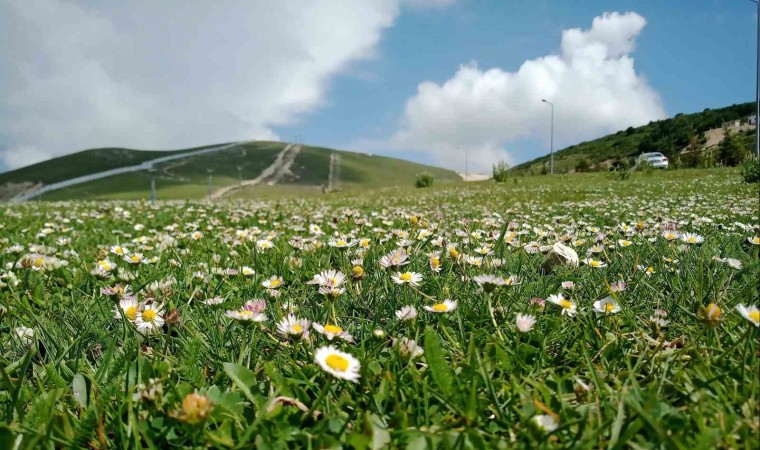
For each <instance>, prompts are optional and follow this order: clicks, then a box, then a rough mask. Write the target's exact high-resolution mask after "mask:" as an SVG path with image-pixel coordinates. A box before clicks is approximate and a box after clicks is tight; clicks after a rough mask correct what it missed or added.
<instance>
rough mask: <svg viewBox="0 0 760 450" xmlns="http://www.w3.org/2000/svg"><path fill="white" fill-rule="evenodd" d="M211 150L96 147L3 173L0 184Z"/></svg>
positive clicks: (52, 178)
mask: <svg viewBox="0 0 760 450" xmlns="http://www.w3.org/2000/svg"><path fill="white" fill-rule="evenodd" d="M217 145H218V144H217ZM209 147H213V146H211V145H208V146H204V147H196V148H188V149H183V150H173V151H152V150H132V149H129V148H94V149H90V150H84V151H81V152H78V153H73V154H71V155H66V156H61V157H59V158H54V159H50V160H48V161H43V162H40V163H37V164H32V165H31V166H26V167H21V168H19V169H16V170H11V171H10V172H5V173H0V185H2V184H5V183H23V182H32V183H43V184H50V183H56V182H58V181H63V180H68V179H70V178H76V177H79V176H82V175H87V174H90V173H95V172H102V171H105V170H110V169H115V168H118V167H125V166H133V165H137V164H141V163H143V162H145V161H149V160H151V159H156V158H160V157H162V156H168V155H173V154H177V153H184V152H191V151H195V150H201V149H204V148H209Z"/></svg>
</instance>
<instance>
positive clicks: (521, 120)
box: [389, 12, 665, 170]
mask: <svg viewBox="0 0 760 450" xmlns="http://www.w3.org/2000/svg"><path fill="white" fill-rule="evenodd" d="M645 24H646V20H645V19H644V18H643V17H641V16H640V15H638V14H636V13H634V12H629V13H625V14H619V13H605V14H604V15H602V16H600V17H597V18H595V19H594V21H593V23H592V26H591V29H589V30H581V29H569V30H565V31H564V32H563V33H562V44H561V52H560V54H558V55H548V56H544V57H541V58H537V59H533V60H529V61H525V62H524V63H523V64H522V65H521V66H520V68H519V69H518V70H517V72H507V71H504V70H502V69H500V68H493V69H489V70H482V69H480V68H479V67H478V65H477V64H476V63H475V62H471V63H469V64H466V65H463V66H461V67H460V68H459V70H458V71H457V72H456V74H454V76H453V77H451V78H450V79H449V80H447V81H446V82H444V83H442V84H437V83H434V82H430V81H426V82H423V83H420V85H419V86H418V88H417V94H416V95H415V96H414V97H411V98H409V99H408V100H407V102H406V105H405V109H404V115H403V118H402V120H401V125H400V128H399V130H398V131H397V132H396V133H395V134H394V135H393V137H392V138H391V139H390V142H389V145H391V146H392V147H395V148H397V149H408V150H421V151H426V152H429V153H432V154H434V155H435V157H436V158H437V160H438V162H439V163H441V164H443V165H446V166H448V167H456V168H460V166H461V164H462V163H461V161H462V159H463V158H462V156H461V152H460V150H458V148H457V147H458V146H462V147H464V148H466V149H468V150H469V156H470V167H471V168H472V169H474V170H487V169H488V168H489V167H490V164H491V163H493V162H495V161H498V160H500V159H505V160H507V161H510V162H519V161H520V160H524V159H526V157H525V156H526V155H517V154H512V153H509V151H508V148H507V147H506V146H508V145H509V144H510V143H514V142H515V141H517V140H522V141H525V140H531V139H533V140H535V139H544V138H545V137H547V139H546V140H547V141H548V132H549V130H548V128H549V120H550V119H549V117H550V116H549V114H550V109H549V105H547V104H544V103H541V99H542V98H545V99H547V100H549V101H551V102H553V103H554V104H555V143H557V142H556V139H557V137H559V138H560V139H559V143H558V144H559V145H562V144H563V143H564V144H569V143H573V142H577V141H578V140H583V139H589V138H592V137H595V136H599V135H601V134H604V133H608V132H612V131H617V130H619V129H622V128H625V127H628V126H636V125H642V124H645V123H647V122H649V121H650V120H653V119H658V118H662V117H665V111H664V109H663V106H662V102H661V100H660V98H659V96H658V94H657V92H656V91H655V90H653V89H652V88H651V87H650V86H649V84H648V83H647V81H646V79H644V77H642V76H640V75H638V74H637V73H636V71H635V69H634V60H633V58H632V57H631V56H630V53H631V52H632V51H633V50H634V47H635V38H636V37H637V36H638V35H639V33H640V32H641V30H642V28H643V27H644V25H645ZM547 144H548V142H547ZM557 147H558V146H557V145H555V148H557ZM541 153H543V152H541Z"/></svg>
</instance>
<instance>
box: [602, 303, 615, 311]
mask: <svg viewBox="0 0 760 450" xmlns="http://www.w3.org/2000/svg"><path fill="white" fill-rule="evenodd" d="M604 309H605V310H606V311H607V312H612V310H613V309H615V305H613V304H612V303H607V304H606V305H604Z"/></svg>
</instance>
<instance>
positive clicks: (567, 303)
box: [559, 298, 573, 309]
mask: <svg viewBox="0 0 760 450" xmlns="http://www.w3.org/2000/svg"><path fill="white" fill-rule="evenodd" d="M559 306H561V307H563V308H565V309H570V308H572V307H573V304H572V303H571V302H570V301H568V300H565V299H564V298H563V299H562V300H560V301H559Z"/></svg>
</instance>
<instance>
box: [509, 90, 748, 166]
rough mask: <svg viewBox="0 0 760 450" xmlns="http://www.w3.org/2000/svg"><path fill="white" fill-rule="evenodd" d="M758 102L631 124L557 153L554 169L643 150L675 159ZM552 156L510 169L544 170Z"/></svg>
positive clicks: (743, 136) (740, 117)
mask: <svg viewBox="0 0 760 450" xmlns="http://www.w3.org/2000/svg"><path fill="white" fill-rule="evenodd" d="M754 113H755V103H754V102H749V103H741V104H736V105H731V106H728V107H725V108H719V109H710V108H707V109H705V110H704V111H702V112H699V113H693V114H676V116H675V117H673V118H670V119H664V120H658V121H655V122H649V123H648V124H647V125H643V126H640V127H638V128H633V127H629V128H628V129H626V130H620V131H618V132H617V133H615V134H610V135H607V136H604V137H602V138H599V139H595V140H593V141H588V142H581V143H580V144H577V145H571V146H570V147H567V148H565V149H562V150H559V151H555V152H554V171H555V172H559V173H564V172H570V171H574V170H575V167H576V166H577V165H578V163H579V162H580V161H581V160H585V161H586V162H588V164H589V165H590V166H591V168H597V169H601V168H605V167H606V166H609V165H611V164H614V163H616V162H618V161H620V160H622V159H627V160H628V162H629V163H630V162H632V160H633V158H635V157H636V155H638V154H640V153H643V152H662V153H663V154H665V156H667V157H668V159H670V160H671V161H675V160H676V158H677V157H679V156H680V155H681V152H682V151H683V150H684V149H686V148H687V147H689V148H692V149H695V150H698V149H701V148H702V147H703V146H704V145H705V143H706V142H707V136H706V134H707V133H708V132H709V131H710V130H711V129H716V128H720V127H721V126H722V125H723V123H725V122H728V121H734V120H747V117H749V116H751V115H754ZM739 134H740V138H741V140H742V142H745V143H746V142H749V140H748V139H747V135H748V133H747V132H746V131H745V132H740V133H739ZM548 164H549V155H545V156H542V157H540V158H536V159H534V160H532V161H528V162H524V163H522V164H519V165H516V166H515V167H513V168H512V169H511V170H512V171H514V172H518V173H535V174H538V173H541V171H542V170H544V169H543V168H544V167H547V168H548Z"/></svg>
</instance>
